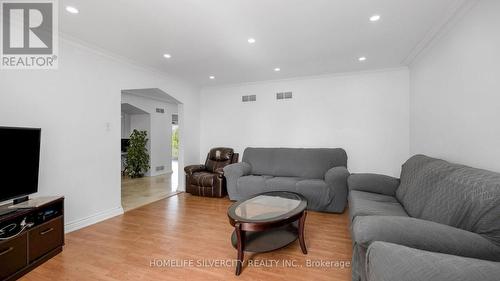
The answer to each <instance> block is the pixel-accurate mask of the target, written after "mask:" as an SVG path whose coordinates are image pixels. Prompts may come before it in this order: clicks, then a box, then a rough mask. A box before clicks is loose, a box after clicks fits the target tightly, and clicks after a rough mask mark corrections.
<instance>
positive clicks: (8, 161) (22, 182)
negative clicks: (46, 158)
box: [0, 127, 41, 202]
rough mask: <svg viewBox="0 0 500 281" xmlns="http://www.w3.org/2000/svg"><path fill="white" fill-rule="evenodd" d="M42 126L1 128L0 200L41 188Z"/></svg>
mask: <svg viewBox="0 0 500 281" xmlns="http://www.w3.org/2000/svg"><path fill="white" fill-rule="evenodd" d="M40 135H41V129H32V128H9V127H0V174H1V175H2V179H1V181H0V202H2V201H6V200H9V199H14V198H17V197H23V196H26V195H29V194H32V193H35V192H37V191H38V168H39V163H40Z"/></svg>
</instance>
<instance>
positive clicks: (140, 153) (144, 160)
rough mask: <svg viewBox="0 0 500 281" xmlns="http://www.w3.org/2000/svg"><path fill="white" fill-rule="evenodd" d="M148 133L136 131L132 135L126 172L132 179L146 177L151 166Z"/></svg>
mask: <svg viewBox="0 0 500 281" xmlns="http://www.w3.org/2000/svg"><path fill="white" fill-rule="evenodd" d="M148 140H149V139H148V132H146V131H138V130H136V129H134V131H133V132H132V134H130V144H129V147H128V150H127V163H126V167H125V172H126V173H127V175H128V176H129V177H131V178H138V177H142V176H144V173H146V172H147V171H148V170H149V168H150V166H149V154H148V149H147V148H146V144H147V143H148Z"/></svg>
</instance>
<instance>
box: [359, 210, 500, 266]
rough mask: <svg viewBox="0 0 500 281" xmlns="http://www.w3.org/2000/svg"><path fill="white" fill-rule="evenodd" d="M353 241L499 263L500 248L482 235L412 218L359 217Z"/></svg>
mask: <svg viewBox="0 0 500 281" xmlns="http://www.w3.org/2000/svg"><path fill="white" fill-rule="evenodd" d="M352 233H353V240H354V242H355V243H357V244H358V245H361V246H363V247H365V248H368V247H369V246H370V244H371V243H372V242H375V241H384V242H389V243H394V244H399V245H404V246H408V247H411V248H415V249H420V250H425V251H431V252H439V253H443V254H450V255H456V256H462V257H470V258H478V259H485V260H492V261H500V247H498V246H496V245H495V244H493V243H492V242H491V241H489V240H488V239H486V238H484V237H483V236H481V235H479V234H477V233H473V232H470V231H466V230H463V229H460V228H455V227H452V226H448V225H445V224H440V223H436V222H432V221H426V220H421V219H416V218H409V217H397V216H358V217H356V218H355V219H354V222H353V226H352Z"/></svg>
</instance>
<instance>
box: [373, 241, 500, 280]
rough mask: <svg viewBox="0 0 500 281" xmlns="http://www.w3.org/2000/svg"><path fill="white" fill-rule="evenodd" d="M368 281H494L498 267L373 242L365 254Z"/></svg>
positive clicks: (496, 263) (483, 262)
mask: <svg viewBox="0 0 500 281" xmlns="http://www.w3.org/2000/svg"><path fill="white" fill-rule="evenodd" d="M366 271H367V279H368V281H386V280H394V281H448V280H449V281H455V280H462V281H475V280H482V281H494V280H498V277H499V276H500V263H498V262H491V261H485V260H480V259H472V258H464V257H458V256H453V255H446V254H439V253H433V252H427V251H422V250H417V249H413V248H408V247H405V246H401V245H396V244H392V243H385V242H374V243H372V244H371V245H370V247H369V248H368V252H367V254H366Z"/></svg>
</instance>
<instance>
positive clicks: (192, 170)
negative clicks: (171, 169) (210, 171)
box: [184, 165, 206, 175]
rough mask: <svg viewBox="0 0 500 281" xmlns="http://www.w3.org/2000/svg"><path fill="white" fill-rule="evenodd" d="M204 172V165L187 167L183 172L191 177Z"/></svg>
mask: <svg viewBox="0 0 500 281" xmlns="http://www.w3.org/2000/svg"><path fill="white" fill-rule="evenodd" d="M205 170H206V167H205V165H189V166H186V167H184V172H186V174H188V175H192V174H193V173H196V172H201V171H205Z"/></svg>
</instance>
